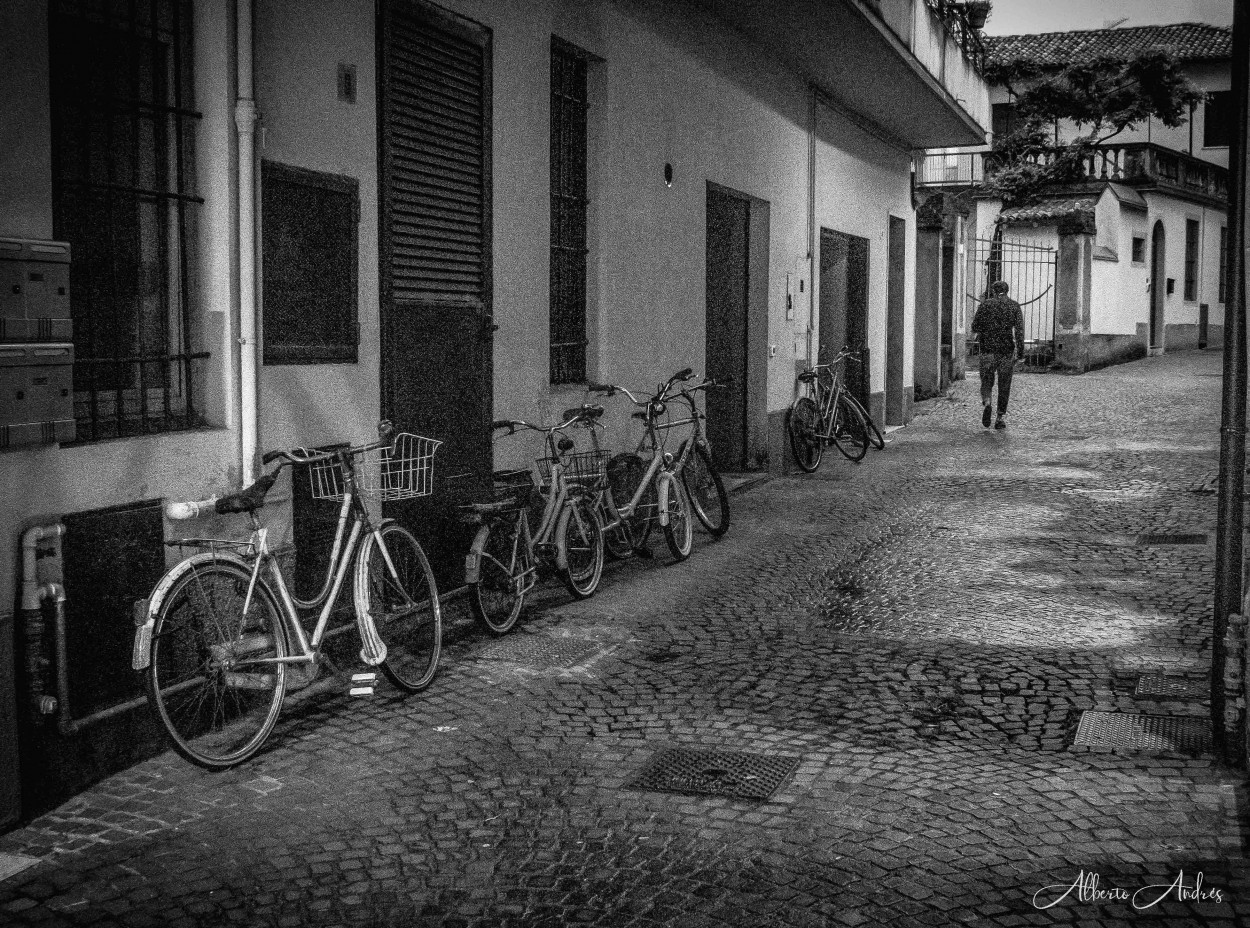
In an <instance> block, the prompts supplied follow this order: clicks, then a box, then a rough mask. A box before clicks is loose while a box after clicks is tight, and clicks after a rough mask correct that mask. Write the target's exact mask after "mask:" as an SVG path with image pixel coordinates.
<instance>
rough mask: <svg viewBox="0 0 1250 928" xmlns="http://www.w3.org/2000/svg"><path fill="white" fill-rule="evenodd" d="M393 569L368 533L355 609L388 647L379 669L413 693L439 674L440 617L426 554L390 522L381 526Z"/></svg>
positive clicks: (360, 561) (360, 562)
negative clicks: (371, 621)
mask: <svg viewBox="0 0 1250 928" xmlns="http://www.w3.org/2000/svg"><path fill="white" fill-rule="evenodd" d="M381 537H382V542H383V544H384V545H385V546H386V553H387V554H389V555H390V561H391V564H392V565H394V568H395V569H394V571H392V570H391V569H390V567H388V566H387V563H386V558H385V557H383V556H382V551H381V550H380V549H379V548H378V545H377V544H376V542H375V541H374V538H373V536H372V535H370V536H368V537H366V538H365V541H364V544H363V545H362V546H361V549H360V555H359V557H358V558H357V560H356V589H355V593H356V611H357V615H358V616H359V615H363V614H365V613H368V615H369V616H371V617H372V619H373V625H374V627H375V628H376V630H377V633H378V637H379V638H381V639H382V642H383V644H385V645H386V660H384V661H383V662H382V672H383V673H385V674H386V677H387V679H388V680H390V681H391V683H392V684H394V685H395V686H396V687H397V688H398V689H401V690H404V691H405V692H408V693H415V692H417V691H418V690H423V689H425V688H426V687H427V686H429V685H430V681H431V680H433V679H434V674H435V673H437V672H438V658H439V654H440V652H441V651H442V646H443V616H442V610H441V609H440V608H439V603H438V588H437V587H436V586H435V584H434V574H433V572H432V571H431V570H430V562H429V561H427V560H426V558H425V552H424V551H422V550H421V545H420V544H418V543H417V539H415V538H413V537H412V533H411V532H409V531H408V530H407V529H405V528H403V527H402V526H400V525H397V524H396V523H394V522H387V523H386V524H385V525H383V526H382V530H381Z"/></svg>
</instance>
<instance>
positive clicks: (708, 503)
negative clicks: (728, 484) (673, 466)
mask: <svg viewBox="0 0 1250 928" xmlns="http://www.w3.org/2000/svg"><path fill="white" fill-rule="evenodd" d="M681 482H682V485H683V486H685V488H686V498H687V499H689V500H690V508H691V509H693V510H694V514H695V517H696V518H697V519H698V520H699V521H700V522H701V523H703V527H704V528H705V529H707V530H708V532H710V533H711V534H712V535H713V536H715V537H717V538H719V537H720V536H721V535H724V534H725V532H727V531H729V494H728V493H726V492H725V484H724V482H723V481H722V480H721V479H720V474H718V473H717V472H716V468H715V466H713V464H712V458H711V456H710V455H709V454H708V453H707V448H705V447H703V445H698V444H697V445H695V446H694V448H693V449H691V453H690V457H689V458H687V459H686V466H685V467H683V468H682V470H681Z"/></svg>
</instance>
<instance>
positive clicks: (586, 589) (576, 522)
mask: <svg viewBox="0 0 1250 928" xmlns="http://www.w3.org/2000/svg"><path fill="white" fill-rule="evenodd" d="M556 538H558V539H559V544H560V545H561V547H563V548H564V557H565V562H566V563H567V564H568V566H567V567H565V568H564V569H563V570H561V571H560V579H561V580H563V581H564V585H565V586H566V587H568V590H569V592H570V593H572V594H573V595H574V596H575V597H577V598H578V599H585V598H586V597H587V596H591V595H593V594H594V592H595V590H597V589H598V588H599V579H600V577H602V576H603V522H602V521H600V519H599V512H598V510H597V509H596V508H595V504H594V502H593V501H592V500H590V499H587V498H585V497H578V498H575V499H573V500H571V501H570V502H569V504H568V505H567V506H565V507H564V512H562V513H561V514H560V521H559V523H558V524H557V526H556Z"/></svg>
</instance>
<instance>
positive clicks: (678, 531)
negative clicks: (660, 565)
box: [664, 480, 694, 561]
mask: <svg viewBox="0 0 1250 928" xmlns="http://www.w3.org/2000/svg"><path fill="white" fill-rule="evenodd" d="M664 541H665V542H667V543H668V550H669V553H670V554H672V555H673V560H674V561H684V560H685V559H686V558H688V557H690V549H691V548H692V547H693V546H694V523H693V522H691V520H690V503H689V502H688V501H687V499H686V491H685V490H684V489H682V486H681V481H680V480H670V481H669V482H668V522H667V524H666V525H665V526H664Z"/></svg>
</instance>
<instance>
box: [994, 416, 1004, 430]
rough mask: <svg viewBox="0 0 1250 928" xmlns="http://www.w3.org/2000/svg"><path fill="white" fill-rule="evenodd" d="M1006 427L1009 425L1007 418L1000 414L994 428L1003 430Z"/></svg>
mask: <svg viewBox="0 0 1250 928" xmlns="http://www.w3.org/2000/svg"><path fill="white" fill-rule="evenodd" d="M1006 427H1007V419H1006V418H1005V417H1003V416H999V417H998V421H997V422H995V423H994V428H996V429H998V430H1000V431H1001V430H1002V429H1005V428H1006Z"/></svg>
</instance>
